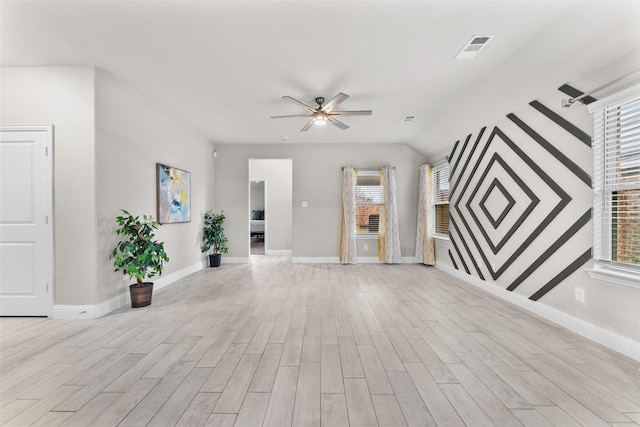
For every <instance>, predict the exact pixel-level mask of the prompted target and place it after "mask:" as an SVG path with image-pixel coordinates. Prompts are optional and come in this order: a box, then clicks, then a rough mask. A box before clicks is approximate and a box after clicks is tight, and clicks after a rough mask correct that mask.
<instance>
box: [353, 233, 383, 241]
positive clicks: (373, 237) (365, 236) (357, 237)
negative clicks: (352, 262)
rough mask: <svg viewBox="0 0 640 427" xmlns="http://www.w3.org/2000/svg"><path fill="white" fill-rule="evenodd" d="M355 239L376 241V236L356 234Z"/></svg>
mask: <svg viewBox="0 0 640 427" xmlns="http://www.w3.org/2000/svg"><path fill="white" fill-rule="evenodd" d="M356 239H359V240H360V239H361V240H378V235H377V234H365V233H362V234H356Z"/></svg>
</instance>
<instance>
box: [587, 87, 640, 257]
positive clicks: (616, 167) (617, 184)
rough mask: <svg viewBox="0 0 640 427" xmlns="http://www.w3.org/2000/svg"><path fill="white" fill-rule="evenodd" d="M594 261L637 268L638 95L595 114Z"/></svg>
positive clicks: (639, 207)
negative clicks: (617, 263)
mask: <svg viewBox="0 0 640 427" xmlns="http://www.w3.org/2000/svg"><path fill="white" fill-rule="evenodd" d="M593 149H594V168H595V170H594V190H595V191H594V228H595V236H594V252H595V253H594V257H595V258H596V259H598V260H602V261H612V262H619V263H625V264H640V96H637V97H636V98H635V99H632V100H626V101H623V102H620V103H617V104H611V105H608V106H605V107H604V108H601V109H599V110H597V111H595V112H594V144H593Z"/></svg>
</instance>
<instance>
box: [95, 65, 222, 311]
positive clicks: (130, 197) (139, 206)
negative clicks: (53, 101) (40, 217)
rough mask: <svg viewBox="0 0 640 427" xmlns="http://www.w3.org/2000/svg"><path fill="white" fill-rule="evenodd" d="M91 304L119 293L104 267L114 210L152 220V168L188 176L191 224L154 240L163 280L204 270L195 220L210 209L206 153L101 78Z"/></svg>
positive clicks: (176, 126) (180, 128)
mask: <svg viewBox="0 0 640 427" xmlns="http://www.w3.org/2000/svg"><path fill="white" fill-rule="evenodd" d="M96 124H97V134H96V147H97V148H96V153H97V164H96V167H97V188H99V192H98V194H97V207H98V215H97V222H98V272H99V275H98V301H105V300H108V299H110V298H112V297H115V296H117V295H118V294H120V293H122V292H123V290H126V286H127V284H130V283H131V280H130V279H129V278H124V277H123V276H122V274H121V273H119V272H118V273H114V272H113V267H112V262H111V261H110V260H109V254H110V251H111V250H112V249H113V247H114V243H115V242H116V236H115V233H114V230H115V217H116V216H117V215H118V214H119V209H126V210H127V211H129V212H131V213H132V214H136V215H138V214H140V215H141V214H147V215H149V214H150V215H153V217H154V218H155V217H156V215H157V213H156V163H162V164H166V165H169V166H173V167H177V168H180V169H183V170H186V171H189V172H191V222H185V223H175V224H164V225H162V226H161V227H160V229H159V230H158V231H157V233H156V236H157V238H158V239H159V240H161V241H163V242H164V243H165V250H166V252H167V254H168V255H169V258H170V260H169V262H168V263H167V264H166V265H165V269H164V273H163V276H166V275H168V274H171V273H174V272H178V271H180V270H182V269H186V268H189V267H192V266H194V265H196V264H201V263H203V260H204V255H203V254H202V253H201V252H200V244H201V239H202V218H203V215H204V212H205V211H206V210H207V209H211V208H213V188H214V186H213V185H212V183H213V167H214V163H213V145H212V144H211V143H209V142H208V141H206V140H205V139H204V138H202V137H201V136H199V135H198V134H196V133H195V132H193V131H191V130H189V129H188V128H185V126H184V125H183V124H182V123H180V122H177V121H176V120H174V119H173V118H172V117H170V116H167V115H166V114H165V113H164V112H162V111H160V110H158V109H156V108H155V107H154V106H152V105H151V104H149V103H148V102H146V101H145V100H144V99H142V98H141V97H140V96H138V95H137V94H136V93H134V92H132V91H130V90H129V89H127V88H126V87H124V86H122V85H121V84H120V83H118V82H117V81H116V80H114V79H113V78H111V77H110V76H109V75H107V74H106V73H104V72H98V73H97V80H96Z"/></svg>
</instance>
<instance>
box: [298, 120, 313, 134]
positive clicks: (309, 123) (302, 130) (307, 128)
mask: <svg viewBox="0 0 640 427" xmlns="http://www.w3.org/2000/svg"><path fill="white" fill-rule="evenodd" d="M314 121H315V120H314V119H311V120H309V121H308V122H307V124H306V125H304V127H303V128H302V129H300V132H306V131H308V130H309V129H311V126H313V123H314Z"/></svg>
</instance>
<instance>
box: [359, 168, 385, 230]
mask: <svg viewBox="0 0 640 427" xmlns="http://www.w3.org/2000/svg"><path fill="white" fill-rule="evenodd" d="M381 204H382V190H381V187H380V171H379V170H358V179H357V181H356V232H357V233H358V234H359V235H375V236H377V235H378V226H379V223H380V206H381Z"/></svg>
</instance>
